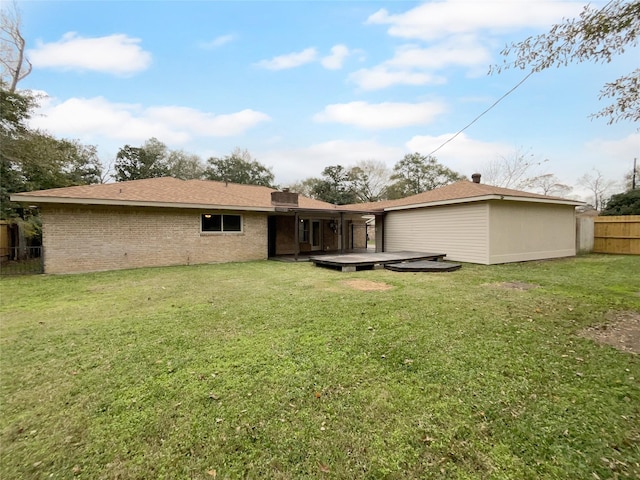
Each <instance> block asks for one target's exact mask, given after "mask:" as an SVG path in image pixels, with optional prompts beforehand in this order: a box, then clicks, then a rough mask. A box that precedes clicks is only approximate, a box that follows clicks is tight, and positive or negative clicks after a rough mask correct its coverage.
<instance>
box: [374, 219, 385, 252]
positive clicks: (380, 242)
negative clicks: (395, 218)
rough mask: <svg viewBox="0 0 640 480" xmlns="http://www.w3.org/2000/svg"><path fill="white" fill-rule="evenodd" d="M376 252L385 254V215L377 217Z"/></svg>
mask: <svg viewBox="0 0 640 480" xmlns="http://www.w3.org/2000/svg"><path fill="white" fill-rule="evenodd" d="M376 252H384V213H383V214H382V215H376Z"/></svg>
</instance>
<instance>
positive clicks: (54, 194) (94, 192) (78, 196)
mask: <svg viewBox="0 0 640 480" xmlns="http://www.w3.org/2000/svg"><path fill="white" fill-rule="evenodd" d="M275 191H276V190H274V189H272V188H268V187H262V186H258V185H240V184H237V183H226V182H214V181H210V180H179V179H177V178H172V177H162V178H147V179H143V180H131V181H128V182H117V183H104V184H98V185H80V186H76V187H65V188H53V189H49V190H38V191H35V192H25V193H19V194H14V195H13V196H12V198H13V199H15V200H16V201H32V202H35V203H37V202H38V200H40V201H42V202H54V203H65V201H66V202H73V203H79V202H81V201H82V200H85V201H86V203H105V204H109V203H114V204H126V203H133V204H158V205H163V206H169V205H175V206H181V205H182V206H188V205H191V206H211V207H214V206H222V207H237V208H239V209H261V210H262V209H269V210H271V209H273V205H272V203H271V193H272V192H275ZM298 206H299V207H300V208H307V209H325V210H326V209H334V208H335V206H334V205H332V204H330V203H326V202H321V201H319V200H314V199H311V198H307V197H303V196H302V195H300V196H299V197H298Z"/></svg>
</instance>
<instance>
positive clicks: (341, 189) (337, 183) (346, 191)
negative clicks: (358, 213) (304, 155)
mask: <svg viewBox="0 0 640 480" xmlns="http://www.w3.org/2000/svg"><path fill="white" fill-rule="evenodd" d="M322 176H323V178H320V179H318V180H317V181H316V182H314V185H313V188H312V197H313V198H315V199H317V200H322V201H323V202H328V203H333V204H334V205H347V204H349V203H356V202H357V200H358V197H357V196H356V193H355V192H354V190H353V185H352V177H351V174H350V171H349V170H347V169H346V168H344V167H343V166H342V165H333V166H330V167H326V168H325V169H324V170H323V171H322Z"/></svg>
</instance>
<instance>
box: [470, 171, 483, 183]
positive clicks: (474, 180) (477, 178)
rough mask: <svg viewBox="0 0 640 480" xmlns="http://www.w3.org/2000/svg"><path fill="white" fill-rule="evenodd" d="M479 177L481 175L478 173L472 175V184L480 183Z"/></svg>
mask: <svg viewBox="0 0 640 480" xmlns="http://www.w3.org/2000/svg"><path fill="white" fill-rule="evenodd" d="M480 177H481V175H480V174H479V173H474V174H473V175H471V180H473V183H480Z"/></svg>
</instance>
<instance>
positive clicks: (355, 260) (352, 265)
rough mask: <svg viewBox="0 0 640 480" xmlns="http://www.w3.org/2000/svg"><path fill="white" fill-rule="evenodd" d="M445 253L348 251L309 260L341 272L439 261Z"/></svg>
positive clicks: (319, 265) (316, 264) (318, 265)
mask: <svg viewBox="0 0 640 480" xmlns="http://www.w3.org/2000/svg"><path fill="white" fill-rule="evenodd" d="M445 255H446V254H445V253H426V252H379V253H348V254H345V255H321V256H312V257H310V259H309V260H311V261H312V262H313V263H314V265H315V266H316V267H329V268H339V269H341V270H342V271H343V272H355V271H357V270H370V269H372V268H375V267H376V266H384V265H387V264H391V263H402V262H411V261H416V260H431V261H440V260H442V259H443V258H444V257H445Z"/></svg>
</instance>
